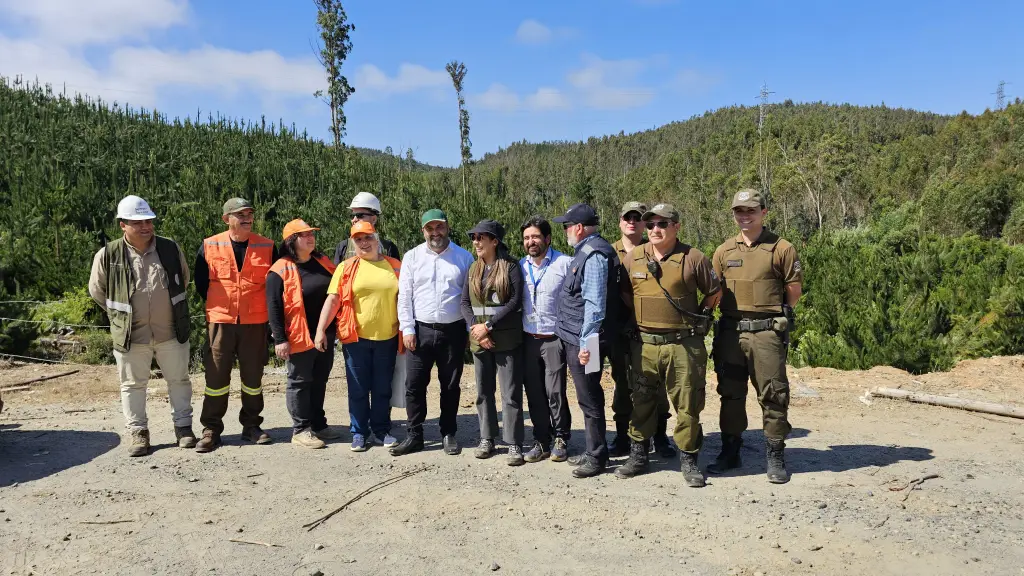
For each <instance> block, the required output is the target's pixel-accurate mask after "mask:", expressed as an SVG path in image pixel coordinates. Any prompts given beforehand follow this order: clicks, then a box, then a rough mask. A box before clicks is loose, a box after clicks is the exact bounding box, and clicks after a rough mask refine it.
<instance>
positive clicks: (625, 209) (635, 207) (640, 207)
mask: <svg viewBox="0 0 1024 576" xmlns="http://www.w3.org/2000/svg"><path fill="white" fill-rule="evenodd" d="M630 212H639V213H640V215H641V216H642V215H643V213H644V212H647V205H646V204H644V203H643V202H635V201H630V202H626V203H625V204H623V205H622V210H620V211H619V218H622V217H623V216H625V215H626V214H629V213H630Z"/></svg>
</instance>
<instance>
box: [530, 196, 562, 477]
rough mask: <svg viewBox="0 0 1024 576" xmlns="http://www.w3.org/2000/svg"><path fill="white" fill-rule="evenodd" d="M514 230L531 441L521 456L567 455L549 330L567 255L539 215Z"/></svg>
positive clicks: (558, 349)
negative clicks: (520, 252) (518, 241)
mask: <svg viewBox="0 0 1024 576" xmlns="http://www.w3.org/2000/svg"><path fill="white" fill-rule="evenodd" d="M520 231H521V232H522V234H523V249H524V250H526V254H527V255H526V257H525V258H523V259H522V260H520V261H519V265H520V266H521V267H522V269H523V278H524V279H525V280H526V282H525V285H526V291H525V296H526V297H525V298H523V333H524V334H523V355H524V360H525V364H524V365H525V367H526V368H525V370H523V380H524V381H523V385H524V388H525V389H526V400H527V402H528V403H529V409H530V420H531V421H532V423H533V447H532V448H531V449H530V451H529V452H527V453H526V454H525V455H524V458H525V459H526V461H527V462H540V461H541V460H544V459H546V458H548V457H549V456H550V458H551V460H553V461H555V462H563V461H565V460H567V459H568V457H569V454H568V443H569V431H570V430H571V429H572V416H571V414H570V413H569V404H568V401H567V398H566V395H565V369H566V367H565V347H564V346H563V345H562V342H561V340H559V339H558V336H557V335H555V325H556V324H557V323H558V296H559V294H560V292H561V289H562V283H563V282H564V281H565V275H566V273H567V272H568V270H569V265H570V263H571V262H572V258H570V257H568V256H566V255H565V254H562V253H561V252H559V251H557V250H555V249H553V248H551V224H550V223H548V221H547V220H545V219H544V217H542V216H533V217H531V218H530V219H529V220H527V221H526V222H524V223H523V225H522V226H521V227H520ZM552 435H554V445H553V446H552Z"/></svg>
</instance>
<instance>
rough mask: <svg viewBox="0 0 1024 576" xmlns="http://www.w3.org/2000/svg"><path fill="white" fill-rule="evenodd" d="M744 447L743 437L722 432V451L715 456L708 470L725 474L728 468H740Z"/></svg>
mask: <svg viewBox="0 0 1024 576" xmlns="http://www.w3.org/2000/svg"><path fill="white" fill-rule="evenodd" d="M742 447H743V438H742V437H740V436H733V435H732V434H722V452H721V453H720V454H719V455H718V458H715V461H714V462H712V463H711V464H709V465H708V472H710V473H712V474H724V473H725V472H726V471H727V470H732V469H733V468H739V467H740V466H742V464H743V463H742V462H740V448H742Z"/></svg>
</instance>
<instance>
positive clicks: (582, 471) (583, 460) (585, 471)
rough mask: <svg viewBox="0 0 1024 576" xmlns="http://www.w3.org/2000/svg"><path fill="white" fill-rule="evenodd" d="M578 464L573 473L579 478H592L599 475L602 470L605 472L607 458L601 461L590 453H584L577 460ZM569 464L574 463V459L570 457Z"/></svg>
mask: <svg viewBox="0 0 1024 576" xmlns="http://www.w3.org/2000/svg"><path fill="white" fill-rule="evenodd" d="M576 462H578V464H575V465H576V467H575V468H573V470H572V475H573V476H575V477H577V478H590V477H591V476H597V475H598V474H600V473H601V472H604V467H605V464H607V460H605V461H603V462H602V461H601V460H598V459H597V458H595V457H594V456H592V455H590V454H589V453H583V454H581V455H580V457H579V459H578V460H576ZM569 464H571V465H572V464H574V462H573V459H572V458H570V459H569Z"/></svg>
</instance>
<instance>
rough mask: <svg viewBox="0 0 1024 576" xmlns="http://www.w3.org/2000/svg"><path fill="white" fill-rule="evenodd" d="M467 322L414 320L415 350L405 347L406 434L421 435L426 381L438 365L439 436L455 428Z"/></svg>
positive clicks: (454, 430)
mask: <svg viewBox="0 0 1024 576" xmlns="http://www.w3.org/2000/svg"><path fill="white" fill-rule="evenodd" d="M468 337H469V333H468V332H466V322H465V321H463V320H459V321H456V322H452V323H451V324H435V325H428V324H423V323H422V322H417V323H416V350H411V351H408V352H407V354H408V355H409V357H408V359H407V360H406V367H405V370H406V376H405V378H406V379H405V412H406V414H407V415H408V418H409V425H408V426H409V434H412V435H422V434H423V421H424V420H426V419H427V384H429V383H430V371H431V369H433V367H434V365H435V364H436V365H437V379H438V384H439V386H440V387H441V417H440V418H439V419H438V422H439V424H440V426H441V436H447V435H448V434H455V432H456V431H457V430H458V420H457V419H456V417H457V416H458V413H459V394H460V392H461V389H460V388H459V381H460V380H461V379H462V358H463V356H462V355H463V352H464V351H465V350H466V341H467V338H468Z"/></svg>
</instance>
